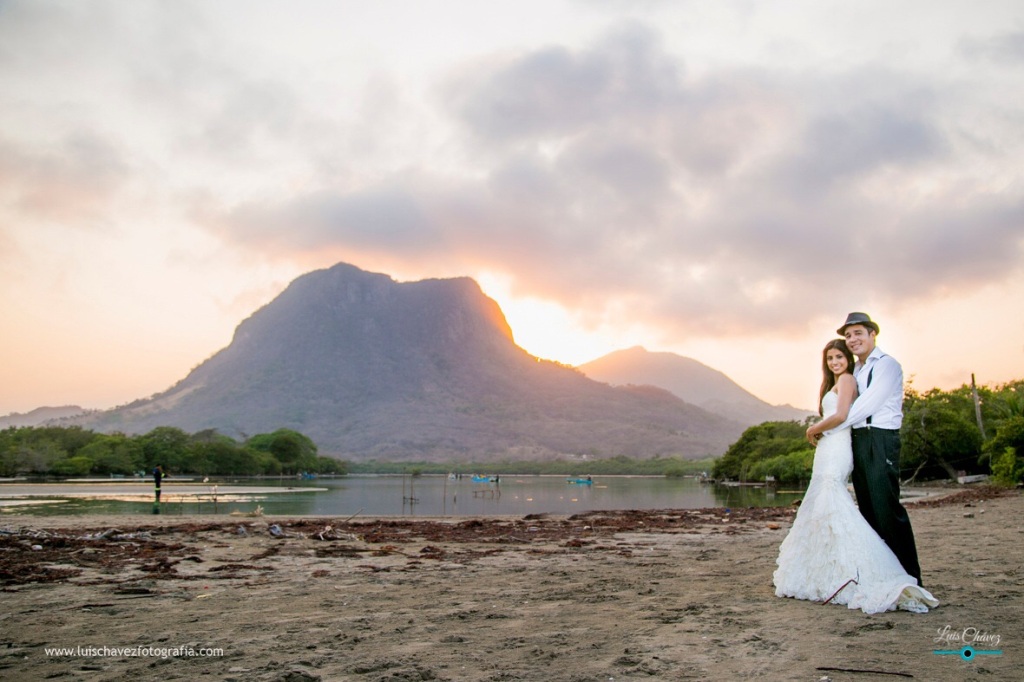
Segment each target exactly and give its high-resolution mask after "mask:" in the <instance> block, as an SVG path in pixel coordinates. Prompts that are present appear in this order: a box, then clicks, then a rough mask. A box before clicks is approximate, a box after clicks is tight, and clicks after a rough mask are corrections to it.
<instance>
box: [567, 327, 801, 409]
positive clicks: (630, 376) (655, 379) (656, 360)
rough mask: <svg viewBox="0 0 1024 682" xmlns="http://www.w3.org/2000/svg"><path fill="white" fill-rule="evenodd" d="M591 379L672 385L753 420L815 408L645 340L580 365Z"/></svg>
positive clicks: (687, 396) (706, 404)
mask: <svg viewBox="0 0 1024 682" xmlns="http://www.w3.org/2000/svg"><path fill="white" fill-rule="evenodd" d="M579 370H580V371H581V372H583V373H584V374H586V375H587V376H588V377H590V378H591V379H594V380H596V381H603V382H605V383H607V384H611V385H613V386H630V385H634V386H641V385H650V386H657V387H659V388H663V389H665V390H666V391H670V392H671V393H672V394H673V395H675V396H677V397H679V398H681V399H682V400H685V401H686V402H688V403H692V404H694V405H697V406H698V407H702V408H704V409H705V410H707V411H709V412H713V413H714V414H717V415H720V416H722V417H725V418H727V419H731V420H733V421H736V422H739V423H740V424H743V425H744V426H752V425H754V424H760V423H762V422H766V421H789V420H794V419H795V420H797V421H803V419H804V418H805V417H807V416H808V415H810V414H811V412H810V411H808V410H801V409H798V408H795V407H793V406H791V405H771V404H769V403H766V402H765V401H763V400H761V399H760V398H758V397H757V396H755V395H753V394H752V393H750V392H748V391H746V390H745V389H743V388H741V387H740V386H739V385H738V384H736V382H734V381H733V380H732V379H730V378H729V377H727V376H726V375H725V374H723V373H721V372H719V371H718V370H716V369H712V368H710V367H708V366H707V365H704V364H702V363H700V362H697V361H696V360H693V359H691V358H687V357H683V356H682V355H676V354H675V353H658V352H650V351H648V350H646V349H644V348H642V347H640V346H636V347H633V348H630V349H628V350H620V351H615V352H614V353H609V354H608V355H605V356H602V357H600V358H598V359H597V360H594V361H592V362H588V363H586V364H583V365H580V366H579Z"/></svg>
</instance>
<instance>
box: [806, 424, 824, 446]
mask: <svg viewBox="0 0 1024 682" xmlns="http://www.w3.org/2000/svg"><path fill="white" fill-rule="evenodd" d="M813 428H814V427H810V428H808V429H807V432H806V435H807V442H808V443H810V444H811V445H813V446H814V447H818V441H819V440H821V434H820V433H811V431H812V429H813Z"/></svg>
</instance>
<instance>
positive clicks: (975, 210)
mask: <svg viewBox="0 0 1024 682" xmlns="http://www.w3.org/2000/svg"><path fill="white" fill-rule="evenodd" d="M1021 159H1024V5H1021V3H1020V2H1019V0H1005V1H998V0H983V1H980V2H978V1H974V2H967V1H962V2H961V1H951V0H946V1H943V2H936V1H935V0H905V1H903V2H899V3H892V2H882V1H880V0H863V1H860V2H856V3H853V2H845V1H844V2H840V1H834V0H804V1H796V0H777V1H775V2H771V3H767V2H765V3H761V2H752V1H751V0H718V1H716V2H701V1H698V0H692V1H688V0H675V1H668V0H665V1H659V0H628V1H627V0H590V1H583V0H543V1H536V0H516V1H515V2H505V1H503V0H488V2H479V0H465V1H445V0H433V1H429V0H427V1H424V0H377V1H375V2H372V3H368V2H347V1H344V0H338V1H334V2H326V1H325V2H313V1H308V0H294V1H292V2H287V3H283V2H276V1H271V0H244V1H225V0H220V1H218V2H208V1H203V2H198V1H197V2H190V1H187V0H175V1H174V2H166V1H165V2H154V1H149V0H133V1H132V2H123V1H119V0H114V1H110V2H103V1H96V0H73V1H72V0H67V1H56V2H54V1H47V0H31V1H18V0H13V1H12V0H0V415H2V414H7V413H9V412H27V411H29V410H32V409H34V408H36V407H39V406H43V405H51V406H55V405H68V404H74V405H81V406H83V407H87V408H108V407H113V406H115V405H119V404H124V403H128V402H131V401H133V400H136V399H138V398H145V397H148V396H150V395H153V394H156V393H159V392H162V391H164V390H166V389H167V388H169V387H170V386H171V385H173V384H174V383H176V382H177V381H178V380H180V379H182V378H184V376H185V375H186V374H187V373H188V372H189V371H190V370H191V369H193V368H194V367H196V366H197V365H199V364H200V363H202V362H203V361H204V360H206V359H207V358H209V357H210V356H211V355H213V354H214V353H216V352H217V351H218V350H220V349H221V348H223V347H225V346H227V345H228V344H229V343H230V341H231V338H232V334H233V331H234V329H235V327H236V326H237V325H238V324H239V323H240V322H241V321H242V320H243V319H245V318H246V317H248V316H249V315H250V314H252V313H253V312H254V311H255V310H257V309H258V308H259V307H261V306H263V305H265V304H267V303H268V302H270V301H271V300H272V299H273V298H274V297H275V296H276V295H278V294H279V293H280V292H281V291H283V290H284V288H285V287H286V286H287V285H288V283H289V282H290V281H292V280H293V279H294V278H296V277H298V276H299V275H301V274H303V273H305V272H309V271H311V270H315V269H319V268H325V267H329V266H331V265H334V264H335V263H338V262H347V263H351V264H353V265H355V266H357V267H360V268H362V269H364V270H369V271H373V272H382V273H386V274H388V275H391V276H392V277H394V278H395V279H396V280H398V281H413V280H419V279H423V278H433V277H456V276H470V277H473V278H474V279H476V281H477V282H479V283H480V285H481V287H482V288H483V290H484V292H485V293H487V294H488V295H489V296H491V297H492V298H494V299H495V300H496V301H497V302H498V303H499V304H500V305H501V307H502V309H503V310H504V312H505V315H506V317H507V319H508V321H509V324H510V325H511V327H512V330H513V334H514V336H515V339H516V342H517V343H518V344H519V345H520V346H522V347H523V348H524V349H526V350H527V351H528V352H530V353H532V354H534V355H537V356H539V357H542V358H547V359H552V360H557V361H559V362H564V363H568V364H580V363H584V362H587V361H589V360H593V359H596V358H598V357H600V356H602V355H604V354H606V353H609V352H612V351H615V350H619V349H623V348H629V347H632V346H636V345H642V346H644V347H645V348H647V349H648V350H651V351H669V352H675V353H679V354H680V355H684V356H687V357H691V358H694V359H696V360H699V361H701V362H703V363H705V364H707V365H709V366H711V367H713V368H715V369H718V370H720V371H722V372H724V373H725V374H727V375H728V376H729V377H730V378H732V379H733V380H734V381H736V382H737V383H739V384H740V385H741V386H743V387H744V388H746V389H747V390H749V391H751V392H752V393H754V394H755V395H757V396H758V397H760V398H762V399H763V400H766V401H768V402H770V403H773V404H783V403H789V404H792V405H794V406H798V407H802V408H810V407H812V406H813V404H814V402H815V401H816V396H817V389H818V385H819V383H820V380H821V378H820V371H821V369H820V368H821V349H822V347H823V346H824V345H825V343H826V342H827V341H828V340H830V339H831V338H833V337H834V336H835V330H836V328H837V327H838V326H839V325H840V324H841V323H842V321H843V320H844V319H845V317H846V314H847V313H848V312H851V311H866V312H868V313H870V314H871V315H872V317H873V318H874V319H875V320H877V321H878V323H879V324H880V326H881V334H880V335H879V337H878V343H879V346H881V347H882V348H883V349H884V350H885V351H886V352H888V353H889V354H891V355H893V356H894V357H896V358H897V359H899V360H900V361H901V362H902V364H903V368H904V373H905V375H906V378H907V379H908V380H910V381H911V385H912V387H913V388H915V389H916V390H920V391H925V390H928V389H931V388H942V389H951V388H956V387H958V386H961V385H963V384H964V383H969V382H970V380H971V375H972V373H973V374H975V375H976V377H977V381H978V383H979V384H983V385H998V384H1000V383H1003V382H1006V381H1010V380H1014V379H1020V378H1024V314H1022V311H1024V183H1022V173H1024V165H1022V164H1021Z"/></svg>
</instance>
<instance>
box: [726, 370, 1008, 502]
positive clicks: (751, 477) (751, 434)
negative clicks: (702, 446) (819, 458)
mask: <svg viewBox="0 0 1024 682" xmlns="http://www.w3.org/2000/svg"><path fill="white" fill-rule="evenodd" d="M974 392H975V390H974V389H973V388H972V387H971V386H968V385H966V384H965V385H963V386H961V387H960V388H957V389H954V390H951V391H943V390H940V389H937V388H935V389H932V390H930V391H927V392H924V393H919V392H917V391H916V390H914V389H913V387H912V386H908V388H907V389H906V391H905V393H904V398H903V426H902V427H901V429H900V439H901V441H902V444H903V448H902V451H901V453H900V478H901V479H903V480H904V481H906V482H912V481H915V480H935V479H942V478H952V479H955V478H956V477H957V476H958V475H959V474H960V472H963V473H964V474H967V475H971V474H989V475H990V476H991V477H992V480H994V481H995V482H997V483H1000V484H1003V485H1016V484H1018V483H1020V482H1021V479H1022V476H1024V380H1016V381H1012V382H1009V383H1006V384H1002V385H998V386H995V387H979V388H977V397H978V400H977V402H976V401H975V399H974ZM815 421H817V418H816V417H811V418H809V419H807V420H806V421H805V422H803V423H799V422H795V421H791V422H765V423H763V424H758V425H756V426H752V427H750V428H748V429H747V430H746V431H744V432H743V435H742V436H740V438H739V440H737V441H736V442H735V443H733V444H732V446H730V447H729V450H728V451H727V452H726V453H725V454H724V455H723V456H722V457H720V458H719V459H717V460H716V461H715V464H714V467H713V468H712V476H714V477H715V478H718V479H728V480H741V481H763V480H765V477H766V476H774V477H775V480H776V481H777V482H780V483H797V484H799V483H803V482H806V481H808V480H810V478H811V465H812V463H813V461H814V448H813V447H812V446H811V445H810V444H809V443H808V442H807V440H806V439H805V438H804V431H805V430H806V429H807V426H808V425H810V424H812V423H814V422H815Z"/></svg>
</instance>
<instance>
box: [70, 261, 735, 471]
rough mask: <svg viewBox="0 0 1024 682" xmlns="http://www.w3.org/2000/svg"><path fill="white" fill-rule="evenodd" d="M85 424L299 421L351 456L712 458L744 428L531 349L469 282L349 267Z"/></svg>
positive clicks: (308, 279) (273, 424)
mask: <svg viewBox="0 0 1024 682" xmlns="http://www.w3.org/2000/svg"><path fill="white" fill-rule="evenodd" d="M87 425H95V426H96V427H98V428H105V429H107V430H121V431H124V432H128V433H131V432H136V433H137V432H145V431H148V430H150V429H152V428H154V427H156V426H164V425H168V426H178V427H180V428H183V429H185V430H188V431H193V432H195V431H199V430H203V429H217V430H218V431H220V432H221V433H224V434H227V435H230V436H235V437H238V436H245V435H251V434H253V433H261V432H267V431H273V430H276V429H278V428H292V429H295V430H298V431H301V432H303V433H305V434H306V435H308V436H310V437H311V438H312V439H313V440H314V441H315V442H316V443H317V444H318V446H319V447H320V448H321V451H322V452H324V453H325V454H334V455H339V456H344V457H349V458H353V459H358V458H367V457H377V458H381V459H454V458H457V457H467V458H469V457H471V458H474V459H477V460H481V459H486V458H489V457H492V458H508V457H514V458H520V459H523V458H543V457H550V456H556V455H559V454H576V453H588V454H591V455H594V456H615V455H627V456H632V457H649V456H654V455H658V454H664V455H682V456H687V457H705V456H713V455H717V454H721V452H723V451H724V450H725V448H726V447H728V445H729V444H730V443H731V442H732V441H733V440H734V439H735V438H736V437H738V436H739V434H740V432H741V431H742V429H741V428H740V426H739V425H738V424H736V423H735V422H733V421H730V420H727V419H724V418H722V417H720V416H716V415H714V414H711V413H709V412H706V411H704V410H702V409H700V408H698V407H694V406H693V405H689V404H687V403H685V402H683V401H682V400H680V399H679V398H677V397H675V396H672V395H671V394H670V393H668V392H667V391H664V390H657V391H653V390H649V389H648V390H638V389H636V388H613V387H610V386H607V385H605V384H601V383H598V382H595V381H592V380H590V379H587V378H586V377H585V376H583V375H582V374H581V373H579V372H577V371H575V370H574V369H572V368H568V367H565V366H562V365H559V364H558V363H553V362H546V361H540V360H538V358H536V357H534V356H532V355H529V354H528V353H527V352H526V351H524V350H523V349H522V348H519V347H518V346H516V345H515V343H514V340H513V336H512V330H511V329H510V328H509V325H508V322H507V321H506V319H505V316H504V314H503V313H502V312H501V309H500V308H499V306H498V304H497V303H496V302H495V301H494V300H492V299H490V298H488V297H487V296H486V295H485V294H484V293H483V291H482V290H481V289H480V286H479V285H478V284H477V283H476V282H475V281H474V280H472V279H470V278H468V277H457V278H453V279H425V280H420V281H415V282H396V281H395V280H394V279H392V278H391V277H389V276H387V275H383V274H379V273H371V272H365V271H363V270H360V269H359V268H357V267H355V266H352V265H348V264H344V263H342V264H338V265H335V266H333V267H331V268H327V269H324V270H317V271H314V272H310V273H307V274H304V275H302V276H301V277H298V278H297V279H295V280H294V281H293V282H292V283H291V284H290V285H289V286H288V287H287V288H286V289H285V290H284V291H283V292H281V294H280V295H279V296H278V297H277V298H275V299H274V300H273V301H271V302H270V303H268V304H267V305H265V306H263V307H262V308H260V309H259V310H257V311H255V312H254V313H253V314H252V315H250V316H249V317H248V318H246V319H245V320H243V321H242V323H241V324H239V325H238V327H237V329H236V330H235V334H234V337H233V339H232V342H231V344H230V345H229V346H228V347H226V348H224V349H223V350H221V351H219V352H218V353H216V354H215V355H214V356H213V357H211V358H210V359H209V360H207V361H206V362H204V363H202V364H201V365H199V366H198V367H196V368H195V369H194V370H193V371H192V372H191V373H190V374H189V375H188V376H187V377H185V378H184V379H182V380H181V381H180V382H178V384H176V385H175V386H174V387H172V388H171V389H169V390H167V391H165V392H164V393H161V394H158V395H156V396H154V397H153V398H151V399H148V400H140V401H136V402H135V403H132V404H131V405H128V406H126V407H124V408H119V409H115V410H111V411H108V412H105V413H101V414H100V415H97V416H93V417H90V418H89V421H88V422H87Z"/></svg>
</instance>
